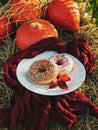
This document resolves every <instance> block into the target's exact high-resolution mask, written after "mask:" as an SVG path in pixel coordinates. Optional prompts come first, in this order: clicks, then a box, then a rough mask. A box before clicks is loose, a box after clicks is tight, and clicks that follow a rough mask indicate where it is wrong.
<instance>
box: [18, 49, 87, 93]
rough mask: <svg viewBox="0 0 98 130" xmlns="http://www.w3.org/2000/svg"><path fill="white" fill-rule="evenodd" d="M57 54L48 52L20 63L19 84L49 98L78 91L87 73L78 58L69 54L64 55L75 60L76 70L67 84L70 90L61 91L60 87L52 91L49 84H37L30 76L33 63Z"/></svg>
mask: <svg viewBox="0 0 98 130" xmlns="http://www.w3.org/2000/svg"><path fill="white" fill-rule="evenodd" d="M55 54H57V52H56V51H46V52H43V53H41V54H39V55H37V56H35V57H34V58H30V59H22V60H21V61H20V62H19V64H18V66H17V70H16V75H17V78H18V80H19V82H20V83H21V84H22V85H23V86H24V87H25V88H26V89H28V90H30V91H32V92H35V93H37V94H41V95H47V96H56V95H63V94H67V93H70V92H72V91H74V90H76V89H77V88H78V87H79V86H80V85H81V84H82V83H83V82H84V80H85V76H86V71H85V68H84V66H83V65H82V63H81V62H80V61H79V60H78V59H77V58H75V57H73V56H72V55H70V54H67V53H63V54H66V55H69V56H70V57H71V58H72V59H73V62H74V69H73V70H72V72H71V73H70V75H69V76H70V77H71V81H69V82H67V84H68V87H69V88H68V90H63V89H60V88H59V87H56V88H52V89H50V88H49V87H48V86H49V84H47V85H39V84H36V83H34V82H33V81H32V80H31V79H30V77H29V76H28V70H29V67H30V66H31V64H32V63H33V62H35V61H36V60H38V59H43V58H50V57H51V56H53V55H55Z"/></svg>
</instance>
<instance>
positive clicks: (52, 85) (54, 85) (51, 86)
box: [49, 80, 58, 88]
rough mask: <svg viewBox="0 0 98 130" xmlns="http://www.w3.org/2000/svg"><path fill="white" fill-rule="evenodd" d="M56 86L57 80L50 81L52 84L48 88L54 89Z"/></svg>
mask: <svg viewBox="0 0 98 130" xmlns="http://www.w3.org/2000/svg"><path fill="white" fill-rule="evenodd" d="M57 85H58V83H57V80H55V81H52V82H51V83H50V85H49V88H55V87H57Z"/></svg>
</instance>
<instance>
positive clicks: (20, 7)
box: [9, 0, 42, 26]
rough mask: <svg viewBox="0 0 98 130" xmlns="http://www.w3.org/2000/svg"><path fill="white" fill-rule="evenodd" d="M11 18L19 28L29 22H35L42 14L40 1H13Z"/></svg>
mask: <svg viewBox="0 0 98 130" xmlns="http://www.w3.org/2000/svg"><path fill="white" fill-rule="evenodd" d="M9 13H10V17H11V20H12V21H14V22H15V23H16V24H17V25H18V26H20V25H21V24H23V23H24V22H25V21H27V20H31V19H33V20H35V19H36V18H38V17H40V16H41V14H42V11H41V7H40V1H39V0H13V1H12V5H11V8H10V11H9Z"/></svg>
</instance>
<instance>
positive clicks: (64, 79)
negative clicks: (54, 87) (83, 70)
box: [57, 75, 71, 82]
mask: <svg viewBox="0 0 98 130" xmlns="http://www.w3.org/2000/svg"><path fill="white" fill-rule="evenodd" d="M57 79H58V80H61V81H65V82H68V81H70V80H71V78H70V77H69V76H67V75H65V76H58V77H57Z"/></svg>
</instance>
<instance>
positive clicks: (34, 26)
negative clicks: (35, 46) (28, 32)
mask: <svg viewBox="0 0 98 130" xmlns="http://www.w3.org/2000/svg"><path fill="white" fill-rule="evenodd" d="M30 26H31V27H33V28H36V27H37V26H38V25H37V23H31V24H30Z"/></svg>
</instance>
